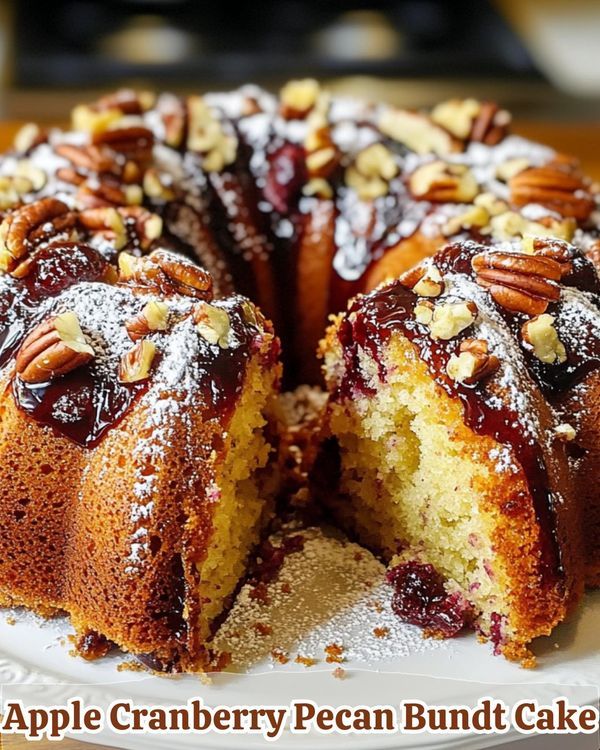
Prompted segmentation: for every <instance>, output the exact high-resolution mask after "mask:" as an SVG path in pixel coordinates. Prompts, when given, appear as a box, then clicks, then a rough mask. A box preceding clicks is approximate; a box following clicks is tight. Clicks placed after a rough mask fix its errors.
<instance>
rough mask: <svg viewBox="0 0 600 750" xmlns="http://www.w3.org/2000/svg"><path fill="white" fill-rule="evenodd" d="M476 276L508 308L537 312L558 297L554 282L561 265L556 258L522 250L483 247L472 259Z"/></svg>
mask: <svg viewBox="0 0 600 750" xmlns="http://www.w3.org/2000/svg"><path fill="white" fill-rule="evenodd" d="M471 265H472V267H473V270H474V271H475V274H476V275H475V280H476V281H477V283H478V284H479V285H480V286H483V287H485V288H486V289H489V292H490V294H491V296H492V298H493V299H494V300H495V301H496V302H497V303H498V304H499V305H500V306H501V307H504V308H505V309H506V310H509V311H510V312H521V313H525V314H527V315H540V314H541V313H543V312H545V311H546V309H547V307H548V305H549V303H550V302H556V301H557V300H558V299H559V297H560V287H559V286H558V285H557V284H556V283H555V282H557V281H560V279H561V278H562V276H563V273H564V268H563V266H562V265H561V264H560V263H558V262H557V261H556V260H554V259H552V258H545V257H543V256H535V255H534V256H531V255H525V254H523V253H508V252H499V251H496V252H494V251H484V252H482V253H478V254H477V255H475V256H474V257H473V259H472V261H471Z"/></svg>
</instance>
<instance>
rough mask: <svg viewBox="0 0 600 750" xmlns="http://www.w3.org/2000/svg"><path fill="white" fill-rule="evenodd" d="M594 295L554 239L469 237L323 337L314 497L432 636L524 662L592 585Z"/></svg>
mask: <svg viewBox="0 0 600 750" xmlns="http://www.w3.org/2000/svg"><path fill="white" fill-rule="evenodd" d="M599 292H600V283H599V281H598V276H597V274H596V272H595V270H594V268H593V266H592V264H591V262H590V261H589V260H587V259H585V258H584V257H583V256H582V255H581V254H580V253H578V252H577V251H576V250H575V248H574V247H573V246H571V245H569V244H568V243H566V242H564V241H562V240H556V239H546V238H531V237H526V238H524V239H521V240H512V241H511V242H505V243H501V244H497V245H492V246H489V245H488V246H484V245H481V244H479V243H476V242H474V241H472V240H466V241H463V242H455V243H451V244H449V245H447V246H446V247H445V248H443V249H442V250H440V251H439V252H438V253H437V254H436V255H435V256H434V257H433V258H432V259H428V260H427V261H424V262H423V263H421V264H420V265H418V266H417V267H416V268H414V269H412V270H410V271H408V272H407V273H405V274H404V275H403V276H401V277H400V279H399V280H394V281H391V282H389V283H387V284H382V285H381V286H380V287H378V288H377V289H376V290H374V291H372V292H371V293H369V294H367V295H365V296H360V297H358V298H357V299H356V300H354V301H353V302H351V303H350V304H349V306H348V310H347V312H345V313H344V314H343V315H340V316H339V317H338V318H337V319H336V320H335V322H334V323H333V325H332V326H331V327H330V329H329V330H328V333H327V336H326V338H325V340H324V341H323V344H322V352H323V356H324V370H325V375H326V379H327V385H328V389H329V392H330V398H329V404H328V407H327V416H326V422H327V428H326V429H327V434H328V435H329V437H328V441H327V443H326V446H325V449H324V451H323V454H322V459H321V460H322V461H323V462H325V463H324V464H323V465H324V466H326V467H328V470H329V472H330V474H331V473H334V474H336V476H337V478H338V491H337V492H331V493H328V494H326V496H325V501H326V502H327V503H328V505H329V506H330V507H331V509H332V510H333V512H334V514H335V516H336V517H337V518H338V520H339V521H340V522H341V523H342V524H343V525H344V526H345V527H346V528H348V529H349V531H350V532H351V533H353V534H356V535H357V536H358V538H359V539H360V540H362V541H363V542H365V543H366V544H368V545H369V546H371V547H373V548H375V549H377V550H379V551H380V552H381V553H382V554H383V555H384V556H385V557H386V559H388V560H391V568H390V571H389V581H390V583H391V584H392V585H393V586H395V588H396V593H395V595H394V606H395V608H396V609H397V612H398V614H399V615H400V616H401V617H404V618H405V619H407V620H408V621H409V622H414V623H416V624H420V625H422V626H424V627H425V628H426V630H427V631H428V632H429V633H430V634H432V635H437V636H440V637H447V636H450V635H453V634H455V633H456V632H458V631H459V630H461V629H462V628H463V627H464V626H465V625H474V626H475V628H476V629H477V631H478V632H479V633H480V634H481V636H482V637H483V638H485V639H489V640H491V641H492V642H493V643H494V646H495V648H496V650H497V651H498V652H501V653H503V654H505V655H506V656H507V657H509V658H513V659H518V660H521V661H523V662H524V663H525V664H528V663H531V659H532V657H531V654H530V652H529V649H528V644H529V643H530V641H531V640H532V639H533V638H535V637H536V636H539V635H542V634H548V633H549V632H550V631H551V630H552V628H553V627H554V626H555V625H556V624H557V623H559V622H561V621H562V620H563V619H564V617H565V615H566V613H567V612H568V611H569V610H570V608H571V607H572V606H573V604H574V603H575V602H576V601H577V600H578V599H579V597H580V596H581V592H582V589H583V585H584V581H585V579H586V576H587V580H588V582H590V583H597V582H598V564H599V562H600V558H599V555H598V552H599V549H598V538H599V532H600V527H599V525H598V519H599V508H600V495H599V493H598V485H597V482H596V481H595V477H596V476H597V471H598V443H599V433H598V383H599V382H600V381H599V380H598V377H599V368H600V359H599V357H598V355H599V354H600V348H599V346H600V308H599V300H600V298H599V297H598V293H599Z"/></svg>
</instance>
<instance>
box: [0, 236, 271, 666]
mask: <svg viewBox="0 0 600 750" xmlns="http://www.w3.org/2000/svg"><path fill="white" fill-rule="evenodd" d="M68 249H69V251H70V254H69V255H67V252H66V250H65V248H62V247H60V246H53V247H51V248H50V249H49V250H47V251H46V253H45V255H44V256H43V257H42V256H41V254H40V253H38V254H37V255H36V256H34V259H33V260H32V262H31V264H30V267H29V270H28V274H27V275H26V276H24V277H23V278H22V279H15V278H13V277H11V276H10V275H5V276H3V277H2V279H1V280H0V281H1V289H0V294H1V298H2V300H3V302H4V303H6V301H7V300H11V303H10V309H9V310H8V312H7V313H6V314H5V319H4V322H5V324H6V322H7V318H8V322H9V326H8V328H7V327H6V325H5V327H4V331H3V333H4V334H7V332H8V335H5V336H3V339H2V347H1V355H0V356H1V362H2V370H1V374H0V392H1V393H2V396H1V398H0V455H1V456H2V462H3V465H4V466H5V471H3V472H2V476H1V477H0V529H1V532H2V533H1V534H0V601H1V602H2V603H3V604H11V605H24V606H26V607H29V608H31V609H34V610H35V611H38V612H41V613H45V614H47V613H51V612H54V611H66V612H67V613H68V614H69V615H70V617H71V620H72V622H73V625H74V627H75V629H76V631H77V633H78V635H79V647H80V651H81V652H82V653H83V654H84V655H87V656H90V657H91V656H97V655H98V653H99V652H101V651H102V650H106V649H107V648H108V647H109V646H110V643H114V644H117V645H118V646H120V647H121V648H123V649H124V650H126V651H129V652H131V653H133V654H136V655H139V656H140V657H141V658H142V659H144V660H145V661H146V662H147V663H148V664H149V665H150V666H153V667H156V668H161V669H169V670H180V669H182V670H187V669H202V668H210V663H211V658H213V655H212V654H211V653H210V647H209V646H208V645H207V642H208V641H209V640H210V636H211V632H212V628H213V627H214V625H215V623H216V622H217V621H218V619H219V617H220V616H221V615H222V613H223V611H224V610H226V608H227V607H228V605H229V604H230V603H231V598H232V596H233V594H234V593H235V590H236V588H237V586H238V583H239V581H240V579H241V578H242V576H243V574H244V572H245V564H246V561H247V558H248V556H249V554H250V552H251V550H252V549H253V547H254V546H255V545H256V544H257V543H258V541H259V536H260V532H261V529H262V527H263V526H264V523H265V522H266V520H267V518H268V514H269V512H270V500H269V497H270V494H269V493H270V490H268V488H267V487H266V486H263V484H264V481H265V480H264V478H263V477H262V474H261V472H262V469H263V468H264V467H265V465H266V463H267V459H268V456H269V452H270V446H269V443H268V441H267V437H266V432H265V425H266V412H267V410H268V408H269V403H270V401H271V400H272V399H273V398H274V396H275V393H276V390H277V384H278V378H279V375H280V368H279V365H278V363H277V358H278V351H279V347H278V343H277V339H276V338H275V337H274V335H273V330H272V327H271V326H270V324H268V323H267V322H266V321H265V319H264V318H263V317H262V315H261V313H260V312H259V311H258V310H257V308H255V307H254V305H253V304H252V303H250V302H249V301H248V300H246V299H245V298H243V297H239V296H228V297H225V298H223V299H222V300H218V301H217V300H213V298H212V290H211V279H210V276H209V275H208V274H207V273H206V272H205V271H202V270H201V269H199V268H197V267H194V266H192V265H191V264H189V263H187V262H185V261H183V260H182V259H181V258H180V257H178V256H175V255H172V254H170V253H167V252H165V251H155V252H153V253H152V254H151V255H149V256H148V257H146V258H143V259H138V258H135V257H134V256H132V255H127V254H125V255H122V256H121V263H120V265H121V271H120V276H119V280H118V283H116V284H114V283H107V279H106V270H107V264H106V262H105V261H104V260H103V258H102V256H100V255H99V254H98V253H97V252H96V251H95V250H93V249H92V248H90V247H86V246H84V245H82V246H79V245H78V244H77V243H72V244H70V245H69V246H68ZM75 257H76V258H77V259H78V262H77V265H76V269H77V273H76V274H73V276H74V278H69V273H68V269H69V258H70V260H71V261H73V258H75ZM71 270H73V266H71ZM61 275H62V280H61ZM36 279H46V280H50V281H52V282H53V284H54V285H55V287H54V289H53V290H52V294H48V293H47V291H48V290H47V289H46V290H45V291H43V292H42V291H40V289H39V288H38V287H37V286H36V284H35V280H36ZM84 279H85V280H84ZM109 280H110V281H115V279H109Z"/></svg>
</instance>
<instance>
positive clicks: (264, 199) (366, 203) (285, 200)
mask: <svg viewBox="0 0 600 750" xmlns="http://www.w3.org/2000/svg"><path fill="white" fill-rule="evenodd" d="M509 120H510V117H509V115H508V113H507V112H505V111H503V110H500V109H499V108H498V107H497V106H496V105H494V104H492V103H489V102H487V103H480V102H477V101H475V100H473V99H466V100H453V101H450V102H446V103H444V104H441V105H439V106H437V107H435V108H434V109H433V110H432V111H431V112H430V113H429V114H426V113H420V112H410V111H406V110H401V109H396V108H393V107H390V106H389V105H386V104H373V103H368V102H364V101H357V100H352V99H348V98H343V97H338V96H332V95H330V94H328V93H327V92H326V91H324V90H322V89H321V88H320V87H319V85H318V84H317V83H316V82H315V81H312V80H306V81H295V82H291V83H289V84H288V85H286V86H285V87H284V88H283V89H282V90H281V92H280V94H279V95H278V96H274V95H271V94H269V93H267V92H265V91H263V90H261V89H259V88H257V87H253V86H246V87H243V88H241V89H239V90H238V91H234V92H230V93H224V94H206V95H205V96H202V97H200V96H190V97H187V98H179V97H176V96H173V95H169V94H162V95H160V96H159V97H157V98H155V97H153V96H151V95H147V94H135V93H133V92H128V91H122V92H118V93H117V94H114V95H110V96H107V97H104V98H103V99H101V100H99V101H98V102H96V103H95V104H93V105H91V106H83V105H82V106H80V107H77V108H76V109H75V110H74V113H73V129H72V130H71V131H68V132H61V131H58V130H51V131H49V132H44V131H41V130H39V129H36V128H35V127H29V128H27V129H25V130H24V131H23V132H22V133H21V134H20V135H19V137H18V139H17V150H18V153H17V154H14V155H11V156H9V157H7V158H6V159H5V160H4V163H3V165H2V167H1V168H0V176H2V175H4V176H5V177H4V181H5V185H6V187H5V190H4V192H3V194H2V201H3V203H4V205H6V206H7V207H8V206H10V205H12V204H13V201H18V200H19V195H20V194H22V193H23V192H25V193H26V195H27V196H29V195H30V194H31V191H32V190H33V195H35V196H37V197H44V196H46V195H51V196H53V197H61V198H62V197H63V196H64V195H67V196H71V199H72V200H74V201H76V203H77V204H78V205H79V206H80V207H81V208H84V207H85V208H90V209H94V210H95V209H96V208H98V207H102V208H106V207H110V206H117V207H119V210H118V213H119V215H120V216H121V217H122V218H123V219H125V221H130V222H132V221H137V222H139V223H142V222H143V221H144V218H143V217H144V215H145V214H144V212H143V209H146V210H148V209H150V210H151V211H152V212H154V213H156V214H159V215H160V216H161V217H162V219H163V222H164V232H163V236H166V235H167V234H168V235H169V237H170V239H171V242H172V243H173V244H178V243H184V244H185V246H186V247H188V250H190V248H191V250H190V252H192V253H193V255H194V256H195V257H197V258H198V259H199V260H200V262H201V264H202V265H203V266H204V267H205V268H207V270H209V271H210V272H211V273H212V274H213V276H214V277H215V278H216V279H218V280H219V284H220V286H221V287H223V288H229V290H230V291H231V289H232V288H235V289H236V290H237V291H238V292H240V293H243V294H246V295H247V296H249V297H250V298H251V299H253V300H254V301H255V302H256V303H257V304H259V305H260V306H261V309H262V310H263V312H264V314H265V315H266V316H267V317H268V318H270V319H271V320H273V322H274V323H275V326H276V329H277V331H278V334H279V335H280V336H281V338H282V339H283V342H284V350H285V351H284V353H285V357H286V360H287V362H288V364H289V368H288V370H289V373H290V375H289V380H290V381H296V382H297V383H302V382H306V381H307V380H313V381H314V380H315V379H316V378H317V377H318V366H317V365H316V363H315V359H314V356H313V354H314V351H315V349H316V346H317V343H318V341H319V338H320V337H321V336H322V333H323V330H324V328H325V325H326V321H327V316H328V314H330V313H337V312H340V311H341V310H343V309H344V308H345V304H346V302H347V300H348V299H349V298H350V297H351V296H353V295H354V294H357V293H361V292H366V291H369V290H370V289H372V288H374V287H375V286H377V284H379V283H380V282H381V281H382V280H384V279H386V278H388V277H390V278H391V277H394V276H398V275H399V274H400V273H402V272H403V271H405V270H407V269H408V268H410V267H411V266H412V265H414V264H415V263H416V262H418V261H419V260H421V259H422V258H423V257H425V256H428V255H431V254H432V253H433V252H434V251H435V250H437V249H438V248H439V247H441V245H443V244H444V243H445V242H446V241H447V238H449V237H458V238H461V239H463V238H472V239H475V240H477V241H486V242H487V241H491V240H507V239H510V238H512V237H520V236H522V235H523V234H533V235H537V236H541V235H548V236H554V237H559V238H562V239H566V240H572V239H575V241H576V243H577V244H578V245H579V246H582V247H583V248H584V249H585V250H588V249H590V248H592V247H593V246H594V243H595V241H596V239H597V226H598V221H597V216H595V215H594V211H595V208H596V194H595V193H594V194H593V193H592V186H591V184H590V181H589V180H586V179H585V178H584V177H582V176H581V174H580V172H579V170H578V166H577V163H576V162H575V161H574V160H572V159H568V158H566V157H564V156H562V155H560V154H557V153H556V152H555V151H553V150H552V149H550V148H547V147H545V146H541V145H539V144H535V143H532V142H530V141H527V140H525V139H523V138H520V137H518V136H515V135H511V134H510V133H509V132H508V125H509ZM28 175H29V176H28ZM26 200H27V202H29V200H30V199H29V197H27V199H26ZM111 216H112V219H111V221H113V222H114V223H115V229H114V231H116V233H117V235H118V238H119V241H120V242H124V241H125V239H124V236H123V233H122V229H121V226H120V222H119V219H118V218H115V216H114V214H111ZM86 221H88V222H99V221H101V219H100V216H99V215H98V213H97V212H96V213H95V212H94V211H92V212H91V214H90V215H89V216H86ZM105 221H106V220H105ZM155 231H156V225H155V224H154V223H153V222H150V224H149V226H148V227H147V234H148V235H149V237H150V238H152V237H153V233H154V232H155ZM150 241H151V240H150ZM147 242H148V240H147V241H146V244H147Z"/></svg>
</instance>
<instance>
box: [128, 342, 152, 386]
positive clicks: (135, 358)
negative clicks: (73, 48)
mask: <svg viewBox="0 0 600 750" xmlns="http://www.w3.org/2000/svg"><path fill="white" fill-rule="evenodd" d="M155 357H156V344H155V343H154V342H153V341H150V340H149V339H143V340H142V341H138V342H137V344H136V345H135V346H134V347H133V348H131V349H130V350H129V351H128V352H126V353H125V354H124V355H123V356H122V357H121V362H120V364H119V381H120V382H121V383H139V382H141V381H143V380H147V379H148V378H149V377H150V372H151V370H152V365H153V363H154V358H155Z"/></svg>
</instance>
